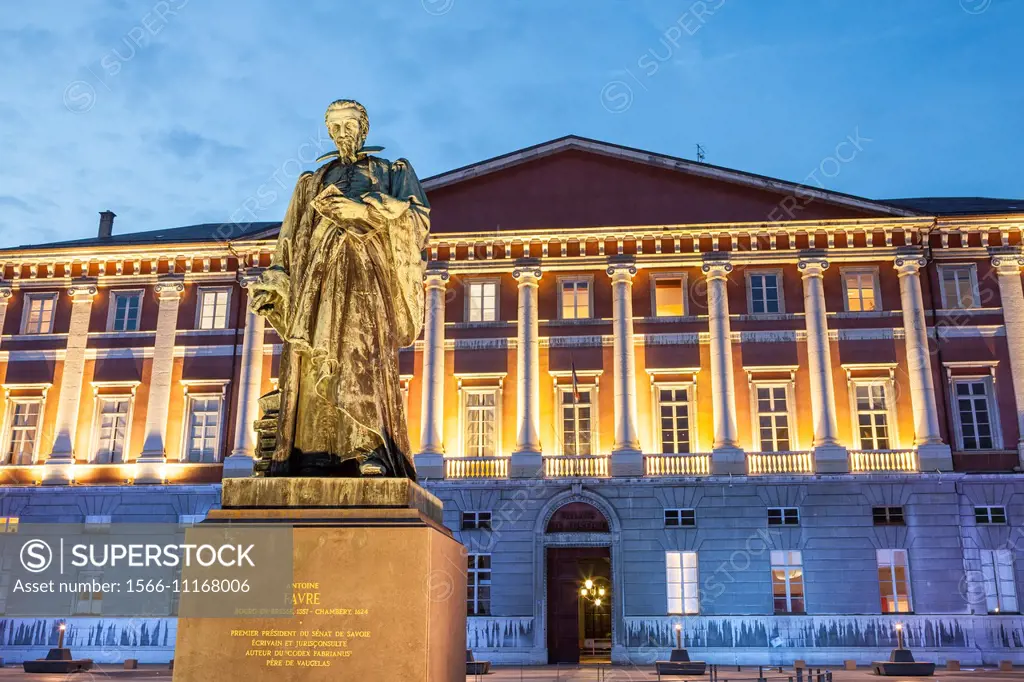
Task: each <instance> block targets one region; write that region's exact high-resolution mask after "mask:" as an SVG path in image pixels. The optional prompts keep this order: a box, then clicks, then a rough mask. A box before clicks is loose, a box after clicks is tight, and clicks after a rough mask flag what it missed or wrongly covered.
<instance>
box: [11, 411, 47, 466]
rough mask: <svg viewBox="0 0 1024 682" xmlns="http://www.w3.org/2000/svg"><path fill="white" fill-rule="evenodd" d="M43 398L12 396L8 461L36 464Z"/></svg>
mask: <svg viewBox="0 0 1024 682" xmlns="http://www.w3.org/2000/svg"><path fill="white" fill-rule="evenodd" d="M42 406H43V401H42V399H41V398H34V399H33V398H28V399H26V398H11V399H10V400H9V401H8V408H7V423H8V427H7V433H8V442H7V458H6V459H7V463H8V464H21V465H25V464H34V463H35V458H36V448H37V447H38V446H39V413H40V412H41V411H42Z"/></svg>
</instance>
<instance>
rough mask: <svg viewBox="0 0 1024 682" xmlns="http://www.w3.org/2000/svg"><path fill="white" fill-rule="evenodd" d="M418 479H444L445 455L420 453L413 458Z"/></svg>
mask: <svg viewBox="0 0 1024 682" xmlns="http://www.w3.org/2000/svg"><path fill="white" fill-rule="evenodd" d="M412 463H413V466H415V467H416V477H417V478H419V479H420V480H425V479H431V478H432V479H443V478H444V455H443V454H440V453H437V452H420V453H417V454H415V455H413V456H412Z"/></svg>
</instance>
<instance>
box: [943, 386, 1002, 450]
mask: <svg viewBox="0 0 1024 682" xmlns="http://www.w3.org/2000/svg"><path fill="white" fill-rule="evenodd" d="M953 396H954V399H955V400H956V417H957V420H956V421H957V425H958V426H959V434H958V435H959V441H960V443H959V445H960V449H962V450H992V449H995V448H998V447H1000V446H1001V443H1000V438H999V433H998V429H997V428H996V424H995V422H994V420H993V414H994V412H995V410H994V406H993V405H992V380H991V378H990V377H985V378H983V379H970V380H957V381H954V382H953Z"/></svg>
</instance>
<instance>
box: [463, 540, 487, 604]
mask: <svg viewBox="0 0 1024 682" xmlns="http://www.w3.org/2000/svg"><path fill="white" fill-rule="evenodd" d="M467 558H468V564H469V565H468V567H467V568H468V570H467V573H466V613H467V614H468V615H470V616H489V615H490V614H491V555H490V554H470V555H469V556H468V557H467Z"/></svg>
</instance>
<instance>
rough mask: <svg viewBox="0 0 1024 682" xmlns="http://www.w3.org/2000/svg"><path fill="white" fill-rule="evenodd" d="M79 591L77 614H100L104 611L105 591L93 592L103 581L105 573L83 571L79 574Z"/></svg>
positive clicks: (76, 597) (76, 604)
mask: <svg viewBox="0 0 1024 682" xmlns="http://www.w3.org/2000/svg"><path fill="white" fill-rule="evenodd" d="M75 582H76V583H77V587H78V588H79V589H78V592H77V593H76V594H75V614H76V615H93V616H98V615H100V614H102V613H103V592H93V591H92V590H91V589H90V588H91V587H93V586H96V587H98V586H99V583H102V582H103V574H102V573H100V572H97V571H90V572H86V571H82V572H81V573H79V574H78V579H77V580H76V581H75Z"/></svg>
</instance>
